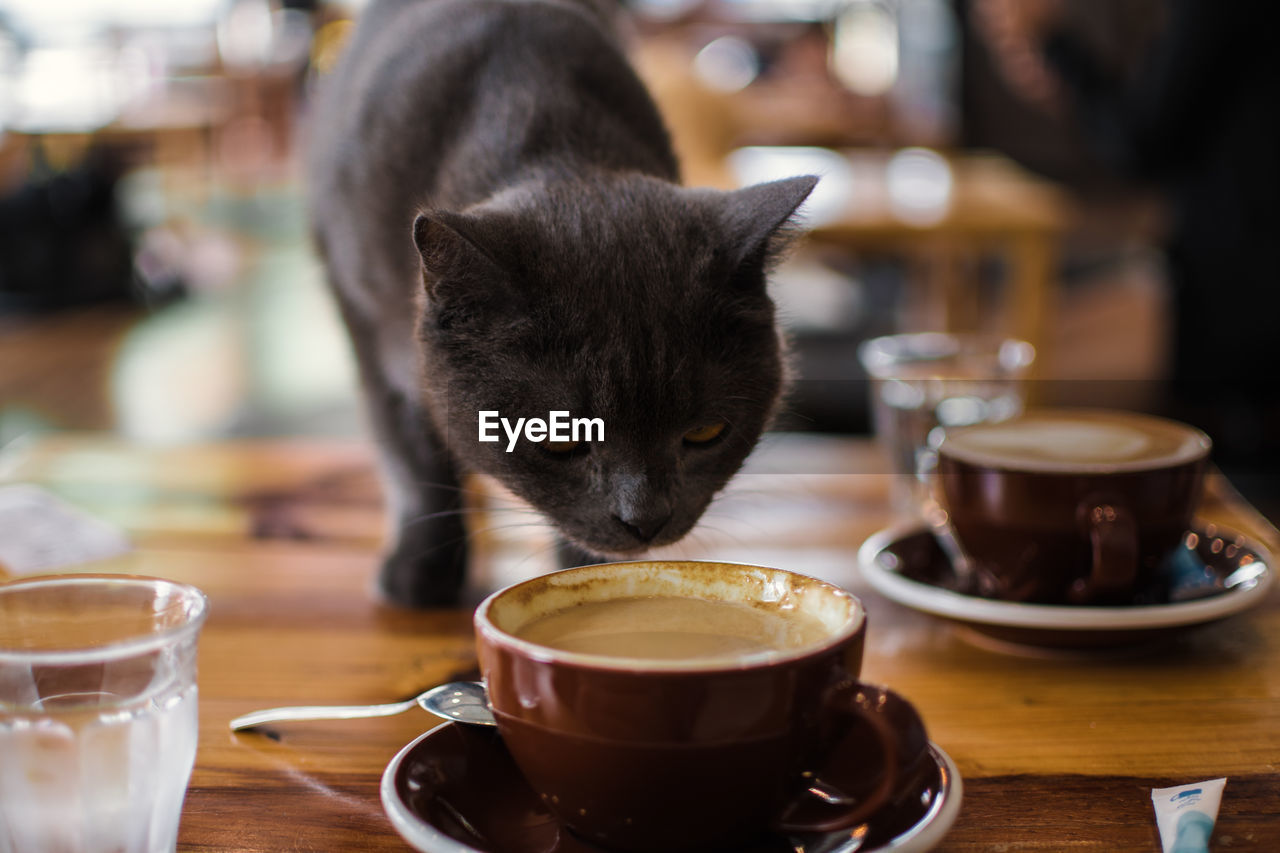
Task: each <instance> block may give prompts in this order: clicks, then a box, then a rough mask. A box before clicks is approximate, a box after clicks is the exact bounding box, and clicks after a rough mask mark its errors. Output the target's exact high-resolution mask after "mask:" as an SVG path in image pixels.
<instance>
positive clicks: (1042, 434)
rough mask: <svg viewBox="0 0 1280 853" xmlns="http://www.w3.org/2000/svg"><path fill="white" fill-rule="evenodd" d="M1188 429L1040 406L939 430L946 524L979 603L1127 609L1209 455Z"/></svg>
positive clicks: (1149, 583) (1174, 535)
mask: <svg viewBox="0 0 1280 853" xmlns="http://www.w3.org/2000/svg"><path fill="white" fill-rule="evenodd" d="M1210 447H1211V444H1210V441H1209V438H1208V436H1206V435H1205V434H1204V433H1202V432H1200V431H1199V430H1197V429H1195V428H1194V427H1190V426H1187V425H1186V424H1182V423H1178V422H1176V421H1171V420H1166V419H1163V418H1155V417H1149V416H1146V415H1139V414H1134V413H1130V412H1119V411H1105V410H1087V409H1040V410H1032V411H1028V412H1026V413H1025V414H1023V415H1022V416H1020V417H1018V418H1015V419H1013V420H1009V421H1005V422H1003V423H998V424H981V425H977V426H971V427H965V428H962V429H957V430H949V431H948V432H947V436H946V438H945V439H944V440H943V442H942V445H941V447H940V448H939V450H938V468H937V478H938V485H939V487H940V490H941V492H942V498H943V503H944V505H945V509H946V511H947V513H948V516H949V518H948V522H949V525H950V528H951V530H952V532H953V533H954V535H955V538H956V540H957V541H958V543H959V545H960V547H961V548H962V549H963V552H964V554H965V556H966V557H967V558H968V560H969V563H970V568H971V574H972V575H973V580H974V583H975V584H976V586H977V589H976V590H975V591H977V592H978V593H979V594H982V595H986V596H989V597H992V598H999V599H1003V600H1007V601H1018V602H1033V603H1044V604H1133V603H1160V602H1159V601H1155V600H1152V601H1145V602H1144V601H1142V600H1141V599H1142V596H1143V595H1144V594H1147V591H1150V590H1152V589H1153V588H1155V587H1156V586H1158V584H1157V576H1158V574H1159V571H1160V566H1161V563H1162V561H1163V560H1164V559H1165V557H1166V556H1167V555H1168V554H1169V553H1170V552H1171V551H1172V550H1173V548H1174V547H1175V546H1176V545H1177V544H1178V541H1179V540H1180V538H1181V537H1182V536H1183V534H1184V533H1185V532H1186V531H1187V529H1188V527H1189V526H1190V524H1191V517H1192V514H1193V512H1194V511H1195V509H1196V506H1197V505H1198V504H1199V502H1200V497H1201V492H1202V485H1203V480H1204V472H1205V467H1206V465H1207V464H1208V457H1209V451H1210Z"/></svg>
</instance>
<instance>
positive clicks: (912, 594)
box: [858, 520, 1275, 649]
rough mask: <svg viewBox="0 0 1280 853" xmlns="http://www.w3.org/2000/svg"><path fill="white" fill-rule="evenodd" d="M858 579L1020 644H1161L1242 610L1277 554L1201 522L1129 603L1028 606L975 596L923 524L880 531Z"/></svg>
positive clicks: (1262, 585)
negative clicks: (1155, 579)
mask: <svg viewBox="0 0 1280 853" xmlns="http://www.w3.org/2000/svg"><path fill="white" fill-rule="evenodd" d="M858 566H859V568H860V569H861V572H862V576H863V578H865V579H866V581H867V583H869V584H870V585H871V586H872V587H874V588H875V589H876V591H878V592H880V593H881V594H882V595H884V596H885V597H886V598H890V599H892V600H894V601H896V602H898V603H899V604H904V605H906V606H908V607H912V608H914V609H916V610H921V611H924V612H926V613H932V614H934V615H935V616H941V617H942V618H944V619H948V620H950V621H952V622H955V623H958V624H961V625H964V626H965V627H967V628H969V629H972V630H973V631H975V632H977V633H979V634H981V635H984V636H986V637H991V638H995V639H996V640H999V641H1002V642H1005V643H1013V644H1017V645H1020V646H1034V647H1040V648H1059V649H1078V648H1091V647H1106V646H1123V645H1133V644H1136V643H1146V642H1152V641H1157V640H1160V639H1163V638H1165V637H1167V636H1169V635H1170V634H1172V633H1176V632H1179V631H1182V630H1185V629H1187V628H1190V627H1193V626H1196V625H1203V624H1206V623H1209V622H1214V621H1217V620H1219V619H1223V618H1226V617H1227V616H1231V615H1232V614H1235V613H1239V612H1241V611H1243V610H1246V609H1248V608H1249V607H1251V606H1253V605H1255V604H1257V603H1258V602H1260V601H1261V600H1262V599H1263V598H1265V596H1266V593H1267V590H1268V589H1269V588H1270V586H1271V583H1272V581H1273V580H1274V576H1275V558H1274V557H1272V556H1271V554H1270V553H1268V552H1267V550H1266V549H1265V548H1264V547H1262V545H1260V544H1259V543H1257V542H1255V541H1253V540H1251V539H1249V538H1247V537H1245V536H1243V535H1242V534H1239V533H1236V532H1235V531H1232V530H1227V529H1225V528H1223V527H1221V526H1219V525H1217V524H1214V523H1212V522H1208V521H1202V520H1197V521H1196V522H1195V523H1193V525H1192V529H1191V530H1189V531H1188V532H1187V533H1186V534H1185V535H1184V536H1183V538H1182V541H1181V543H1180V545H1179V546H1178V548H1177V549H1176V551H1175V552H1174V553H1173V554H1172V555H1171V556H1170V558H1169V559H1168V560H1166V562H1165V565H1164V570H1163V571H1162V573H1161V574H1160V576H1159V578H1158V579H1157V582H1156V584H1155V585H1154V586H1153V587H1152V588H1149V589H1146V590H1142V591H1140V593H1139V595H1138V598H1137V599H1136V600H1135V601H1134V602H1133V603H1131V604H1128V605H1124V604H1120V605H1105V606H1083V605H1047V604H1025V603H1020V602H1012V601H1000V600H996V599H991V598H984V597H982V596H980V595H976V594H974V592H973V590H972V589H971V588H970V587H969V585H968V584H967V583H966V581H965V579H963V578H962V577H961V576H960V575H959V573H957V571H956V569H955V566H954V565H953V564H952V562H951V560H950V559H948V557H947V554H946V552H945V551H944V550H943V548H942V546H941V545H939V544H938V541H937V539H935V538H934V535H933V533H932V532H931V531H930V529H929V528H928V527H927V526H926V525H925V524H924V523H923V522H920V523H917V524H914V525H908V526H902V527H895V528H890V529H888V530H882V531H880V532H879V533H876V534H874V535H873V536H871V537H870V538H869V539H868V540H867V541H866V542H865V543H864V544H863V546H862V548H861V549H860V550H859V552H858Z"/></svg>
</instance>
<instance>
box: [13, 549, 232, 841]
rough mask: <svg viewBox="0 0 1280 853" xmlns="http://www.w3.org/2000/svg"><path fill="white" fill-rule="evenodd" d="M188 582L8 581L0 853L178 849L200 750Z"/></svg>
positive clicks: (118, 578) (202, 610)
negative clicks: (185, 800)
mask: <svg viewBox="0 0 1280 853" xmlns="http://www.w3.org/2000/svg"><path fill="white" fill-rule="evenodd" d="M207 610H208V603H207V600H206V598H205V596H204V594H203V593H202V592H201V591H200V590H198V589H196V588H195V587H192V586H187V585H184V584H180V583H175V582H173V581H167V580H161V579H157V578H143V577H134V576H128V575H87V574H86V575H54V576H46V577H36V578H28V579H24V580H19V581H13V582H10V583H6V584H0V853H172V851H173V850H175V849H176V847H177V839H178V820H179V817H180V815H181V813H182V802H183V798H184V797H185V794H186V788H187V783H188V781H189V779H190V777H191V768H192V766H193V764H194V763H195V755H196V721H197V715H196V705H197V702H196V640H197V637H198V635H199V633H200V627H201V625H202V624H203V622H204V619H205V614H206V612H207Z"/></svg>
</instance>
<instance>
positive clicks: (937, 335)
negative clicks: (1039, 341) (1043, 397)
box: [858, 331, 1038, 380]
mask: <svg viewBox="0 0 1280 853" xmlns="http://www.w3.org/2000/svg"><path fill="white" fill-rule="evenodd" d="M972 352H985V353H990V354H991V355H992V356H994V357H995V359H996V362H997V363H998V364H999V378H1002V379H1018V378H1019V377H1021V376H1022V375H1024V374H1025V373H1026V372H1027V371H1028V370H1029V369H1030V368H1031V366H1032V365H1033V364H1034V363H1035V360H1036V357H1037V355H1038V353H1037V352H1036V348H1035V345H1034V344H1032V343H1031V342H1030V341H1027V340H1024V339H1023V338H1020V337H1018V336H1016V335H1005V334H999V333H997V332H943V331H929V332H899V333H895V334H890V335H880V336H879V337H875V338H869V339H868V340H865V341H863V342H862V343H861V344H859V345H858V361H859V362H860V363H861V365H862V368H863V370H865V371H866V372H867V375H868V376H870V377H871V378H872V379H881V380H892V379H898V378H902V377H900V376H899V373H898V371H897V370H895V368H896V367H898V366H899V365H902V364H928V363H929V362H932V361H942V360H945V359H948V358H954V357H956V356H959V355H962V354H966V353H972ZM910 378H911V379H913V380H914V379H923V378H925V377H914V376H913V377H910Z"/></svg>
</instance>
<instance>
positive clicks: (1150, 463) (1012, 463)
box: [938, 407, 1213, 477]
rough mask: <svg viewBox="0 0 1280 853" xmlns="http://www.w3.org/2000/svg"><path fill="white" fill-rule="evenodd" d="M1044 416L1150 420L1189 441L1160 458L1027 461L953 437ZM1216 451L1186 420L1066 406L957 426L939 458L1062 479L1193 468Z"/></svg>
mask: <svg viewBox="0 0 1280 853" xmlns="http://www.w3.org/2000/svg"><path fill="white" fill-rule="evenodd" d="M1042 416H1049V417H1053V416H1065V417H1068V418H1071V417H1077V418H1078V416H1083V418H1084V419H1085V420H1094V421H1117V420H1137V421H1146V422H1148V423H1158V424H1163V425H1165V426H1168V427H1173V428H1175V429H1177V430H1178V431H1180V432H1184V433H1186V435H1187V439H1188V440H1187V442H1186V444H1185V446H1184V447H1180V448H1178V449H1176V450H1174V451H1172V452H1170V453H1169V454H1166V455H1165V456H1159V457H1156V458H1153V459H1132V460H1127V461H1126V460H1120V461H1115V462H1072V461H1070V460H1055V459H1043V460H1027V459H1001V458H998V457H997V456H995V455H986V454H983V453H982V452H981V451H972V450H967V449H963V448H957V447H956V446H955V444H954V442H953V441H951V440H950V439H951V435H952V434H953V433H960V432H967V431H969V430H978V429H997V428H1002V427H1007V426H1010V425H1013V424H1016V423H1017V422H1018V421H1022V420H1027V419H1029V418H1030V419H1035V418H1039V417H1042ZM1212 450H1213V440H1212V439H1211V438H1209V436H1208V435H1207V434H1206V433H1205V432H1204V431H1203V430H1201V429H1199V428H1197V427H1194V426H1192V425H1191V424H1188V423H1183V422H1182V421H1176V420H1173V419H1172V418H1163V417H1159V416H1157V415H1148V414H1146V413H1145V412H1130V411H1126V410H1123V409H1095V408H1078V409H1076V408H1066V407H1044V408H1034V409H1027V410H1025V411H1023V412H1022V413H1021V414H1019V415H1016V416H1015V417H1012V418H1009V419H1008V420H1004V421H991V422H987V423H979V424H970V425H968V426H963V427H953V428H952V429H950V430H947V431H946V432H945V433H944V434H943V439H942V443H941V444H940V445H939V446H938V456H939V458H941V457H943V456H945V457H946V458H948V459H950V460H952V461H955V462H959V463H961V464H964V465H970V466H973V467H975V468H985V469H990V470H995V471H1011V472H1017V473H1024V474H1038V475H1062V476H1068V477H1070V476H1080V475H1091V474H1127V473H1142V472H1149V471H1164V470H1167V469H1170V468H1177V467H1179V466H1181V465H1190V464H1192V463H1195V462H1199V461H1201V460H1203V459H1205V458H1207V457H1208V456H1209V454H1210V453H1211V452H1212Z"/></svg>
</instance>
